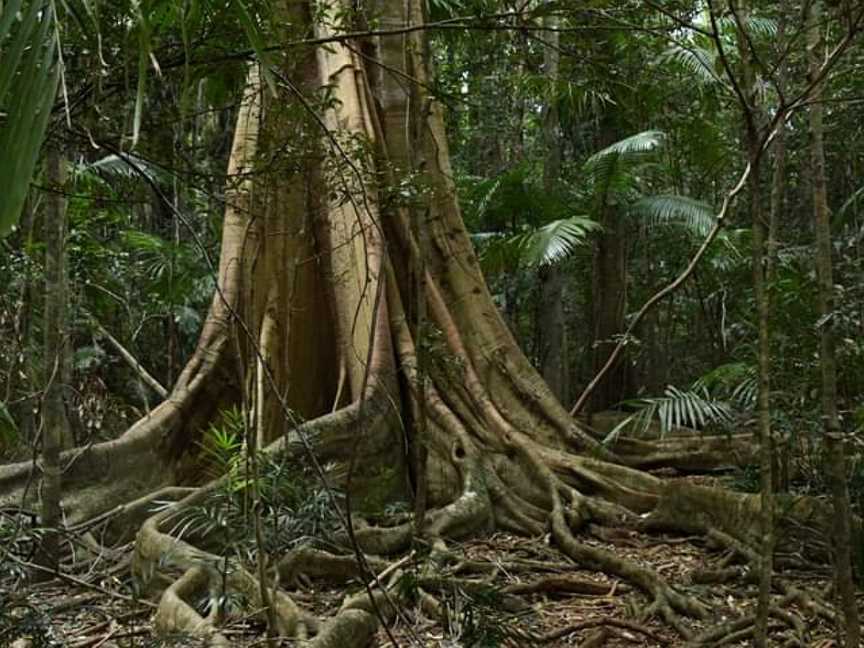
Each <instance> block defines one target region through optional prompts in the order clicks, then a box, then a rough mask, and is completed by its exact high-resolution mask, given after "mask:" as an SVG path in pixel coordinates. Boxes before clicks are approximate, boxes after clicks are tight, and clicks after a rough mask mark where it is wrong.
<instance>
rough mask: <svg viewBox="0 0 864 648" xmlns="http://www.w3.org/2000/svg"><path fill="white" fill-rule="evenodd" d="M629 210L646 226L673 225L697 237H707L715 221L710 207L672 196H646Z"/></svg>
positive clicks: (697, 201)
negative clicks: (645, 223) (644, 222)
mask: <svg viewBox="0 0 864 648" xmlns="http://www.w3.org/2000/svg"><path fill="white" fill-rule="evenodd" d="M630 210H631V212H632V213H633V214H635V215H637V216H640V217H642V218H644V219H645V220H646V221H647V223H648V225H651V226H658V225H675V226H679V227H683V228H684V229H685V230H687V231H688V232H689V233H691V234H693V235H694V236H698V237H705V236H707V234H708V232H710V231H711V228H712V227H714V224H715V223H716V221H717V219H716V217H715V215H714V210H713V209H712V207H711V205H709V204H707V203H704V202H702V201H701V200H696V199H694V198H689V197H687V196H677V195H674V194H665V195H660V196H647V197H645V198H642V199H641V200H639V201H637V202H636V203H635V204H634V205H633V206H632V207H631V208H630Z"/></svg>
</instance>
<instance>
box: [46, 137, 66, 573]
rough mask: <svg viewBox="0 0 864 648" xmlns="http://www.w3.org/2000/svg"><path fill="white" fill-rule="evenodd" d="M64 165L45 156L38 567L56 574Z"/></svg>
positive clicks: (62, 419)
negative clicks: (47, 185) (47, 187)
mask: <svg viewBox="0 0 864 648" xmlns="http://www.w3.org/2000/svg"><path fill="white" fill-rule="evenodd" d="M65 176H66V170H65V162H64V160H63V159H62V156H61V154H60V153H59V152H58V151H56V150H52V151H51V152H50V153H49V155H48V161H47V179H48V182H49V183H50V186H51V190H52V193H51V195H50V196H49V198H48V205H47V209H46V218H45V378H46V380H47V386H46V388H45V395H44V399H43V402H42V458H41V459H42V473H43V477H42V524H43V526H44V527H45V528H46V532H45V535H44V536H43V539H42V546H41V555H40V559H41V561H42V563H43V564H44V565H45V566H47V567H51V568H52V569H56V568H57V564H58V560H59V533H58V528H59V527H60V524H61V521H62V513H61V510H60V497H61V495H60V493H61V475H60V451H61V450H62V449H63V448H64V447H68V446H69V445H71V444H70V443H69V442H68V441H69V423H68V421H67V419H66V408H65V405H64V402H63V389H64V385H63V376H64V373H65V371H64V369H63V364H64V362H65V357H64V356H65V354H66V349H65V346H66V336H67V331H66V301H67V286H66V201H65V199H64V197H63V195H62V194H61V193H60V192H61V191H63V189H64V184H65Z"/></svg>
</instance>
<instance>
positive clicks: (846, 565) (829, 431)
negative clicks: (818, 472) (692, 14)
mask: <svg viewBox="0 0 864 648" xmlns="http://www.w3.org/2000/svg"><path fill="white" fill-rule="evenodd" d="M809 19H810V22H809V25H808V29H807V35H808V37H807V58H808V62H809V71H810V78H811V81H815V79H816V78H817V75H818V73H819V68H820V66H821V62H822V58H823V54H822V52H823V51H824V42H823V40H822V26H821V21H822V3H821V2H820V0H815V1H814V2H813V3H812V4H811V5H810V16H809ZM823 97H824V83H818V84H817V85H816V86H815V88H814V90H813V93H812V95H811V103H810V108H809V112H810V163H811V173H812V176H813V177H812V183H813V216H814V220H815V225H816V275H817V281H818V284H819V315H820V326H819V338H820V339H819V344H820V350H819V366H820V368H821V373H822V422H823V428H824V431H825V435H824V438H825V451H826V472H827V475H828V483H829V485H830V488H831V497H832V500H833V504H834V534H833V537H834V578H835V587H836V591H837V595H838V597H839V599H840V607H841V609H842V611H843V617H844V620H845V624H844V627H843V630H844V633H845V637H843V638H841V639H845V642H844V643H843V645H845V646H848V647H849V648H851V647H852V646H858V645H859V640H860V634H861V632H860V625H859V620H858V604H857V602H856V599H855V583H854V582H853V576H852V542H851V531H850V519H851V510H850V507H849V491H848V486H847V483H846V442H845V439H844V437H843V433H842V430H841V428H840V418H839V416H838V413H837V358H836V353H835V348H834V345H835V343H834V331H833V326H834V325H833V321H832V317H833V314H834V278H833V268H832V260H831V250H832V245H831V218H830V214H829V211H828V191H827V178H826V176H825V144H824V134H825V126H824V108H823V103H822V100H823Z"/></svg>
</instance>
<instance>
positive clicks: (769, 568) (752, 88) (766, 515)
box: [734, 0, 775, 648]
mask: <svg viewBox="0 0 864 648" xmlns="http://www.w3.org/2000/svg"><path fill="white" fill-rule="evenodd" d="M750 8H751V4H750V2H749V0H744V1H742V2H741V3H740V5H739V7H738V8H737V12H736V13H735V14H734V15H735V19H736V21H737V40H738V52H739V54H740V56H741V78H742V79H741V80H742V86H743V93H744V94H743V98H742V103H743V105H742V110H743V111H744V128H745V132H744V138H745V146H746V150H747V159H748V162H749V163H750V177H749V179H748V185H747V186H748V194H749V196H748V197H749V200H750V220H751V227H752V229H753V254H752V273H753V295H754V301H755V303H756V321H757V330H758V336H759V340H758V346H757V350H756V365H757V385H758V392H757V402H756V411H757V425H758V431H759V432H758V434H759V482H760V489H759V490H760V498H761V515H760V521H759V527H760V533H761V540H760V558H761V564H760V565H759V596H758V605H757V611H756V628H755V631H754V636H753V643H754V645H755V646H757V647H758V648H764V647H765V646H767V645H768V615H769V607H770V604H771V580H772V577H773V572H774V545H775V528H774V478H773V468H774V456H773V436H772V433H771V400H770V394H771V391H770V390H771V382H770V378H771V331H770V327H769V320H770V313H771V303H770V293H769V292H768V290H767V277H766V269H767V265H768V260H767V257H766V253H765V245H766V233H767V229H768V228H767V227H766V225H767V223H766V221H765V213H764V208H763V206H762V183H761V167H762V165H761V160H762V150H761V145H762V132H761V129H762V128H763V127H764V124H763V122H764V121H765V120H764V116H763V113H764V111H763V107H762V106H761V105H760V101H759V94H758V88H757V71H758V70H757V62H756V60H755V58H754V51H753V45H752V39H751V37H750V34H749V33H748V32H747V25H748V22H749V17H750Z"/></svg>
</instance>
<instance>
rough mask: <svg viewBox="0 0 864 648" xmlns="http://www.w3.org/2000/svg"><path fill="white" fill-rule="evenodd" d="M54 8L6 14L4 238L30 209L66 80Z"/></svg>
mask: <svg viewBox="0 0 864 648" xmlns="http://www.w3.org/2000/svg"><path fill="white" fill-rule="evenodd" d="M52 6H53V5H52V4H50V3H48V4H45V3H43V2H38V1H33V2H29V3H26V5H25V3H24V2H22V0H12V1H11V2H9V3H8V4H7V5H6V6H5V7H2V8H0V51H2V52H3V64H2V65H0V196H3V199H2V200H0V237H3V236H5V235H6V234H8V233H9V232H10V231H11V229H12V227H13V226H14V225H15V223H16V222H17V221H18V217H19V216H20V214H21V209H22V208H23V206H24V201H25V199H26V198H27V192H28V190H29V188H30V177H31V176H32V175H33V170H34V169H35V167H36V161H37V159H38V157H39V150H40V148H41V146H42V140H43V139H44V137H45V129H46V128H47V126H48V119H49V117H50V116H51V106H52V105H53V103H54V97H55V95H56V94H57V84H58V81H59V78H60V72H59V67H58V66H57V64H56V56H55V53H56V51H57V50H56V48H57V42H56V40H55V39H54V38H53V37H52V31H51V30H52V27H53V25H54V13H53V10H52Z"/></svg>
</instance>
